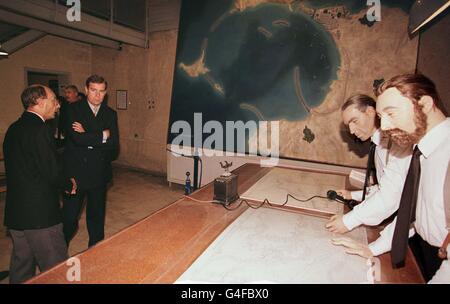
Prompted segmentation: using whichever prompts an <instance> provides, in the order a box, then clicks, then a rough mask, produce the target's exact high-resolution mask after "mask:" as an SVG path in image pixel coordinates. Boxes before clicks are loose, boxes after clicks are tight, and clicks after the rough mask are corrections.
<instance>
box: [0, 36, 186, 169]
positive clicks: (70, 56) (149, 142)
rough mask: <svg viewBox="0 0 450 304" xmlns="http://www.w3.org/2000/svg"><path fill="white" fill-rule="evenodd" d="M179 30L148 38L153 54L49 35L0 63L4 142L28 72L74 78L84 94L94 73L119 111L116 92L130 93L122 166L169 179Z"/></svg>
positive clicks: (123, 116) (123, 119)
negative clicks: (101, 78)
mask: <svg viewBox="0 0 450 304" xmlns="http://www.w3.org/2000/svg"><path fill="white" fill-rule="evenodd" d="M177 36H178V32H177V30H170V31H164V32H155V33H152V34H151V35H150V45H151V47H150V49H142V48H138V47H133V46H128V45H125V46H124V47H123V49H122V50H121V51H117V50H111V49H105V48H102V47H95V46H91V45H88V44H84V43H79V42H74V41H70V40H67V39H62V38H57V37H54V36H46V37H44V38H42V39H40V40H38V41H36V42H34V43H33V44H31V45H29V46H27V47H25V48H23V49H21V50H19V51H17V52H16V53H14V54H12V55H11V56H9V58H8V59H4V60H1V61H0V71H1V73H0V100H1V104H2V109H3V110H2V111H0V143H2V142H3V138H4V134H5V132H6V130H7V128H8V126H9V125H10V124H11V123H12V122H13V121H15V120H16V119H17V118H18V117H19V115H20V114H21V113H22V111H23V108H22V105H21V102H20V94H21V92H22V90H23V89H24V88H25V86H26V84H25V68H31V69H33V70H40V71H47V72H48V71H53V72H61V73H69V74H70V78H71V79H70V82H71V83H74V84H75V85H77V86H78V87H79V88H80V89H82V88H83V87H84V81H85V80H86V77H87V76H89V75H90V74H93V73H96V74H100V75H102V76H104V77H105V78H106V80H107V81H108V83H109V87H108V95H109V96H108V98H109V100H108V103H109V105H110V106H111V107H112V108H113V109H116V96H115V95H116V90H127V91H128V107H127V110H117V109H116V110H117V112H118V117H119V130H120V144H121V153H120V156H119V159H118V160H117V161H116V163H118V164H122V165H125V166H130V167H135V168H139V169H144V170H147V171H151V172H154V173H157V174H161V175H165V174H166V171H167V164H166V153H165V148H166V142H167V129H168V122H169V113H170V103H171V93H172V81H173V71H174V64H175V54H176V43H177Z"/></svg>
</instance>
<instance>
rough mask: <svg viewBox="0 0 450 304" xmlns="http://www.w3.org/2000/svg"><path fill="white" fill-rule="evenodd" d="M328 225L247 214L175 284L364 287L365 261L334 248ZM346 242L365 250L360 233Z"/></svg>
mask: <svg viewBox="0 0 450 304" xmlns="http://www.w3.org/2000/svg"><path fill="white" fill-rule="evenodd" d="M326 221H327V220H325V219H322V218H317V217H313V216H308V215H303V214H298V213H293V212H286V211H281V210H275V209H270V208H259V209H256V210H254V209H248V210H247V211H245V212H244V213H243V214H242V215H241V216H240V217H239V218H238V219H237V220H235V221H234V222H233V223H232V224H231V225H230V226H228V227H227V228H226V229H225V230H224V231H223V232H222V233H221V234H220V235H219V236H218V237H217V239H216V240H215V241H214V242H213V243H211V245H210V246H209V247H208V248H207V249H206V250H205V251H204V252H203V254H202V255H201V256H200V257H199V258H198V259H197V260H196V261H195V262H194V263H193V264H192V265H191V267H190V268H189V269H187V270H186V271H185V272H184V273H183V274H182V275H181V276H180V277H179V278H178V280H177V281H176V282H175V283H197V282H203V283H205V282H208V283H230V284H233V283H236V284H240V283H255V282H266V283H267V282H273V283H286V284H290V283H293V284H294V283H350V284H352V283H368V279H367V274H368V272H369V270H370V268H369V266H367V264H366V262H367V260H366V259H364V258H361V257H359V256H355V255H349V254H347V253H345V249H344V247H342V246H334V245H333V244H332V243H331V238H332V237H333V236H335V235H334V234H333V233H331V232H329V231H327V230H326V229H325V228H324V226H325V223H326ZM346 236H348V237H351V238H353V239H356V240H358V241H360V242H363V243H364V244H367V235H366V232H365V228H357V229H355V230H353V231H352V232H351V233H348V234H346Z"/></svg>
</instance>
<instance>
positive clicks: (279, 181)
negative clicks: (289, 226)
mask: <svg viewBox="0 0 450 304" xmlns="http://www.w3.org/2000/svg"><path fill="white" fill-rule="evenodd" d="M345 179H346V176H342V175H337V174H328V173H316V172H307V171H300V170H292V169H284V168H273V169H272V170H271V171H270V172H269V173H267V174H266V175H265V176H263V177H262V178H261V179H260V180H259V181H258V182H256V183H255V184H254V185H253V186H252V187H251V188H250V189H248V190H247V191H246V192H244V193H243V194H241V195H240V197H241V198H243V199H251V200H255V201H260V202H262V201H264V199H266V198H267V199H268V200H269V202H270V203H275V204H283V203H284V202H285V201H286V196H287V194H291V195H293V196H294V197H296V198H299V199H308V198H310V197H312V196H314V195H320V196H324V197H326V196H327V191H328V190H331V189H332V190H335V189H344V188H345ZM286 205H287V206H295V207H301V208H303V209H308V210H318V211H324V212H327V213H332V214H342V213H343V211H344V208H343V206H344V205H343V204H341V203H338V202H336V201H332V200H329V199H324V198H314V199H312V200H310V201H308V202H300V201H296V200H294V199H293V198H289V200H288V203H287V204H286Z"/></svg>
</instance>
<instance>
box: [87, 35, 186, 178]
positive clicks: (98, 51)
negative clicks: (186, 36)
mask: <svg viewBox="0 0 450 304" xmlns="http://www.w3.org/2000/svg"><path fill="white" fill-rule="evenodd" d="M177 35H178V32H177V31H176V30H171V31H164V32H156V33H152V34H151V35H150V49H149V50H144V49H141V48H137V47H133V46H124V47H123V49H122V51H120V52H119V51H114V50H105V49H104V48H100V47H93V48H92V70H93V71H95V72H96V73H99V74H101V75H103V76H104V77H105V78H106V79H107V80H108V82H109V84H110V85H109V88H108V92H109V105H110V106H111V107H112V108H113V109H116V90H126V91H128V105H127V109H126V110H117V112H118V117H119V127H120V146H121V150H120V156H119V159H118V160H117V163H118V164H121V165H124V166H129V167H135V168H140V169H144V170H146V171H151V172H154V173H158V174H164V175H165V174H166V171H167V170H166V168H167V166H166V153H165V148H166V142H167V129H168V123H169V114H170V103H171V94H172V81H173V71H174V65H175V54H176V43H177Z"/></svg>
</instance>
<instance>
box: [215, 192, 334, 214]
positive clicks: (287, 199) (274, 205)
mask: <svg viewBox="0 0 450 304" xmlns="http://www.w3.org/2000/svg"><path fill="white" fill-rule="evenodd" d="M289 197H292V198H293V199H294V200H296V201H299V202H308V201H310V200H312V199H313V198H316V197H317V198H324V199H329V198H328V197H326V196H320V195H314V196H311V197H310V198H308V199H305V200H302V199H299V198H296V197H295V196H293V195H291V194H287V195H286V200H285V201H284V203H283V204H281V205H280V204H272V203H270V202H269V200H268V199H267V198H265V199H264V201H262V202H261V203H260V204H259V206H256V207H254V206H253V205H252V204H250V203H249V202H248V201H247V200H245V199H241V200H240V202H239V205H237V207H233V208H229V207H228V206H227V205H225V204H222V206H223V207H224V208H225V209H227V210H229V211H233V210H236V209H238V208H239V207H240V206H241V205H242V203H246V204H247V206H249V207H250V208H252V209H259V208H261V207H262V206H264V204H268V205H269V206H271V207H280V206H284V205H286V204H287V203H288V201H289Z"/></svg>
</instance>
